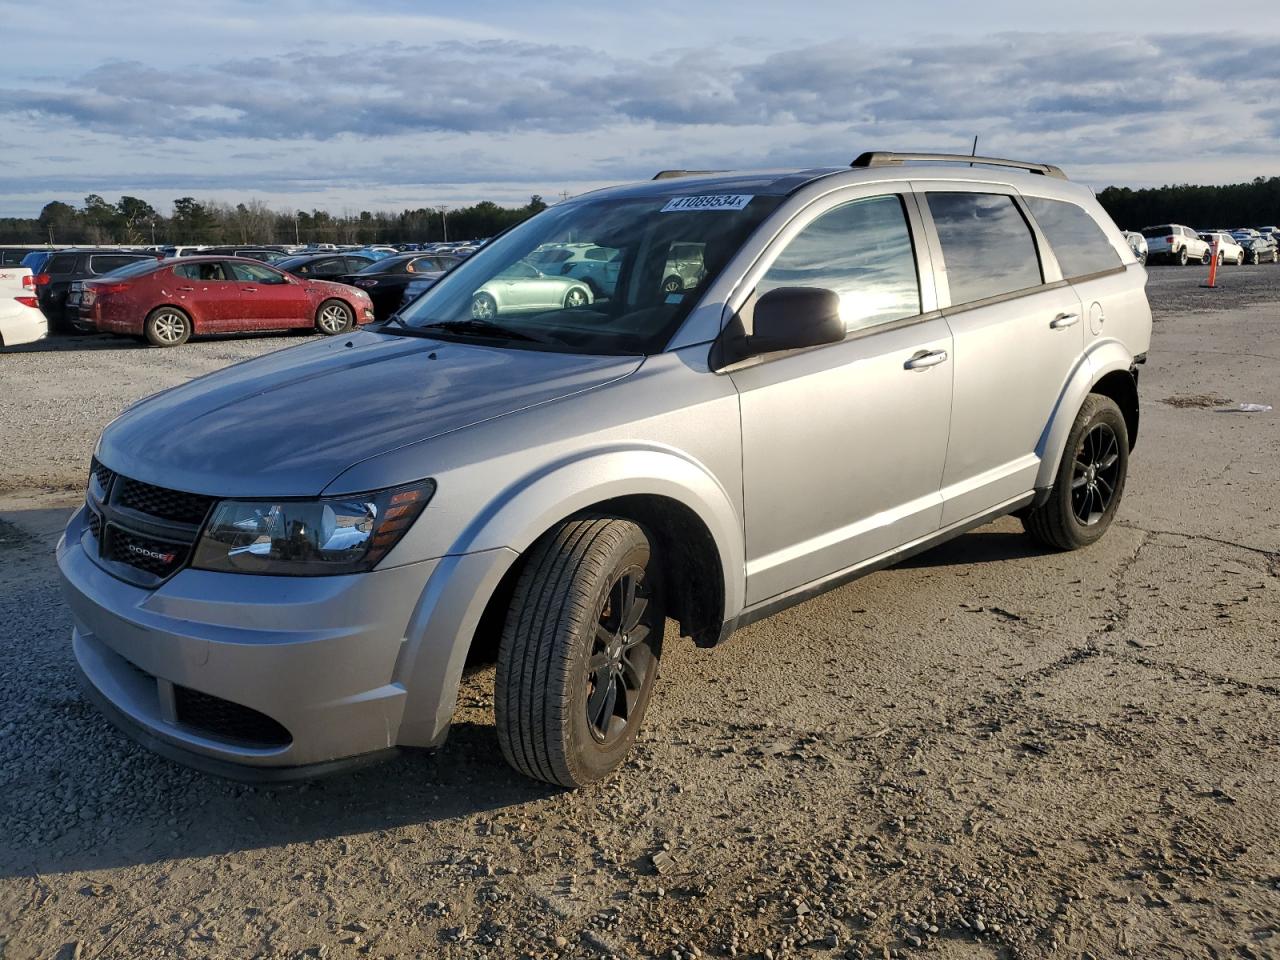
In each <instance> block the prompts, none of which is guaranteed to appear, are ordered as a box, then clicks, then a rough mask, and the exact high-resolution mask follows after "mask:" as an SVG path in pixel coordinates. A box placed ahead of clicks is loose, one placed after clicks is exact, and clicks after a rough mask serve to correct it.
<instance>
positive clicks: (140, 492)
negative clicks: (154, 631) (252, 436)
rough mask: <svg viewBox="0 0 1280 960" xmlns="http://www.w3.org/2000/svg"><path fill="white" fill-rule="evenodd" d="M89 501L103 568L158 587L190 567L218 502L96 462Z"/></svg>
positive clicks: (88, 523) (88, 521)
mask: <svg viewBox="0 0 1280 960" xmlns="http://www.w3.org/2000/svg"><path fill="white" fill-rule="evenodd" d="M85 502H86V506H87V508H88V512H87V515H86V518H85V525H86V526H87V527H88V529H89V533H90V534H91V535H92V537H93V539H94V540H95V541H96V546H97V551H96V553H97V557H98V559H99V561H102V566H104V567H105V568H106V569H107V570H109V571H110V572H111V573H113V574H114V575H115V576H117V577H119V578H120V579H122V580H127V581H128V582H130V583H134V584H137V585H138V586H141V587H156V586H159V584H160V583H161V581H163V580H165V579H167V578H168V577H171V576H172V575H173V574H175V573H177V572H178V571H179V570H180V569H182V567H184V566H185V565H186V563H187V559H188V558H189V557H190V555H191V551H192V549H193V547H194V546H195V542H196V539H197V538H198V537H199V536H200V528H201V526H202V525H203V524H204V518H205V516H206V515H207V514H208V512H209V509H210V508H211V507H212V506H213V504H214V502H215V498H214V497H208V496H204V495H203V494H199V493H186V492H185V491H182V490H170V489H168V488H166V487H157V486H155V485H154V484H150V483H143V482H142V481H141V480H134V479H133V478H131V477H123V476H121V475H120V474H118V473H116V472H115V471H113V470H112V469H111V468H110V467H107V466H105V465H104V464H102V463H101V462H100V461H99V460H98V458H97V457H94V458H93V461H92V462H91V463H90V466H89V492H88V495H87V496H86V497H85Z"/></svg>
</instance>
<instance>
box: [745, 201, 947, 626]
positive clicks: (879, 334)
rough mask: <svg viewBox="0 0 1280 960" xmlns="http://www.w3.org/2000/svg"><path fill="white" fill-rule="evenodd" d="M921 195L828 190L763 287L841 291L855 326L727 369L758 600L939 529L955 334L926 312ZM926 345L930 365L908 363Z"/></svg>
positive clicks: (751, 597) (750, 587)
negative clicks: (838, 196)
mask: <svg viewBox="0 0 1280 960" xmlns="http://www.w3.org/2000/svg"><path fill="white" fill-rule="evenodd" d="M912 202H913V201H912V200H911V198H910V197H909V196H908V197H905V198H904V197H900V196H898V195H890V196H878V197H868V198H865V199H855V200H850V201H847V202H844V203H836V202H835V201H831V200H829V201H825V202H824V204H825V205H828V206H830V205H831V204H833V203H834V204H835V205H834V206H830V208H829V209H825V210H823V212H820V213H819V214H818V215H817V216H811V217H810V219H809V222H808V225H807V226H804V227H803V228H802V229H800V231H799V232H798V233H797V234H796V235H795V236H793V237H792V238H791V239H790V240H789V241H788V242H785V246H784V248H783V249H781V250H779V251H777V252H776V255H775V257H774V260H773V264H772V266H771V267H770V268H769V269H768V270H767V271H766V272H765V274H764V276H763V277H762V278H761V280H760V281H759V283H758V285H757V287H756V293H757V294H760V293H763V292H765V291H767V290H770V289H774V288H776V287H782V286H816V287H825V288H827V289H830V290H834V291H835V292H836V293H837V294H839V296H840V302H841V312H842V314H843V316H844V320H845V325H846V327H847V328H848V330H849V336H848V337H847V338H846V339H845V340H844V341H843V342H841V343H836V344H830V345H828V346H824V347H819V348H817V349H812V350H804V351H799V352H795V353H790V354H782V355H778V356H775V357H772V358H766V359H765V360H764V361H763V362H760V363H757V364H755V365H750V366H746V367H744V368H742V369H739V370H736V371H734V372H732V373H731V374H730V376H731V377H732V378H733V382H734V385H735V386H736V387H737V388H738V391H739V394H740V398H741V403H740V409H741V416H742V459H743V474H744V477H743V492H744V500H745V503H744V509H745V514H746V540H747V601H748V603H760V602H763V601H766V600H768V599H770V598H771V597H776V596H778V595H780V594H784V593H786V592H788V591H790V590H794V589H796V588H799V587H802V586H804V585H806V584H811V583H815V582H818V581H821V580H823V579H824V578H826V577H829V576H831V575H832V574H835V573H836V572H838V571H843V570H847V569H849V568H851V567H854V566H856V565H858V564H860V563H862V562H864V561H867V560H869V559H870V558H872V557H875V556H877V555H879V554H881V553H884V552H885V551H888V550H890V549H892V548H894V547H897V546H900V545H901V544H903V543H906V542H909V541H911V540H914V539H916V538H918V537H922V536H926V535H928V534H930V533H933V532H934V531H935V530H937V529H938V525H939V518H940V516H941V506H940V498H939V493H938V487H939V480H940V478H941V476H942V467H943V462H944V459H945V456H946V449H947V428H948V418H949V416H950V407H951V375H952V373H951V367H952V364H951V363H950V359H949V353H950V350H951V335H950V332H949V330H948V329H947V324H946V322H945V321H944V320H943V319H942V318H941V317H940V316H938V315H937V314H936V313H931V314H921V310H922V308H923V304H922V302H921V299H922V298H921V293H920V286H919V283H918V273H917V271H918V263H919V259H918V256H917V249H916V248H917V245H918V244H919V243H921V242H922V241H920V240H919V239H918V236H919V235H918V233H917V232H916V231H915V229H914V228H913V225H912V224H913V220H914V219H915V218H914V217H913V216H912V213H913V211H912V207H911V206H910V204H911V203H912ZM784 236H785V234H784ZM924 262H925V264H926V265H927V264H928V259H927V257H926V258H925V260H924ZM750 302H752V301H748V303H750ZM744 309H745V308H744ZM744 322H746V323H747V324H748V325H749V323H750V318H749V317H744ZM922 356H924V357H927V358H930V360H929V365H925V366H919V367H915V368H912V367H910V366H908V365H909V364H911V363H912V362H913V358H918V357H922Z"/></svg>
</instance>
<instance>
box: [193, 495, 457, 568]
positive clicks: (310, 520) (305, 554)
mask: <svg viewBox="0 0 1280 960" xmlns="http://www.w3.org/2000/svg"><path fill="white" fill-rule="evenodd" d="M435 489H436V484H435V481H434V480H423V481H422V482H421V483H415V484H410V485H409V486H404V487H394V488H392V489H390V490H381V491H378V492H377V493H366V494H356V495H354V496H350V497H331V498H328V499H324V500H277V501H270V500H266V501H263V500H223V501H221V502H220V503H219V504H218V505H217V506H216V507H214V509H213V515H212V516H211V517H210V518H209V522H208V523H207V524H206V525H205V528H204V532H203V533H202V534H201V536H200V542H199V544H197V546H196V554H195V559H194V560H192V563H191V565H192V566H193V567H196V568H197V569H200V570H217V571H220V572H223V573H265V574H271V575H275V576H293V577H309V576H311V577H313V576H327V575H333V574H340V573H359V572H362V571H365V570H371V569H373V567H374V566H375V565H376V564H377V563H378V561H379V560H381V559H382V558H383V557H385V556H386V555H387V553H388V551H390V550H391V548H392V547H394V546H395V545H396V543H397V542H398V541H399V540H400V538H401V537H402V536H404V534H405V532H406V531H407V530H408V529H409V527H410V526H412V524H413V521H414V520H416V519H417V518H418V514H420V513H422V508H423V507H425V506H426V505H427V501H429V500H430V499H431V495H432V494H433V493H435Z"/></svg>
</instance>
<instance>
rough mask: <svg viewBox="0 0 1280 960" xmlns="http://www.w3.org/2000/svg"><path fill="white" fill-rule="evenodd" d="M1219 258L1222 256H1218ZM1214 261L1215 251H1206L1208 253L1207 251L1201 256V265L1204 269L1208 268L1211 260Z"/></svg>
mask: <svg viewBox="0 0 1280 960" xmlns="http://www.w3.org/2000/svg"><path fill="white" fill-rule="evenodd" d="M1218 256H1222V254H1218ZM1212 259H1213V251H1212V250H1206V251H1205V252H1204V253H1203V254H1201V256H1200V265H1201V266H1204V267H1207V266H1208V265H1209V261H1210V260H1212Z"/></svg>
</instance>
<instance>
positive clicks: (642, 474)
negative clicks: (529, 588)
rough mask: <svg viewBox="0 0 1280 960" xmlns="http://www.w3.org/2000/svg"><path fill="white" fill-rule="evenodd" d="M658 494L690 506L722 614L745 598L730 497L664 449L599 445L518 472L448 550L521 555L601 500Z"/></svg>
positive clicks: (699, 469) (737, 519)
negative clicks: (702, 530) (706, 542)
mask: <svg viewBox="0 0 1280 960" xmlns="http://www.w3.org/2000/svg"><path fill="white" fill-rule="evenodd" d="M626 496H656V497H666V498H668V499H671V500H675V501H677V502H678V503H681V504H683V505H684V506H686V507H688V508H689V509H690V510H692V511H693V512H694V513H695V514H696V515H697V516H698V518H699V519H700V520H701V521H702V522H703V524H704V525H705V526H706V528H707V530H708V531H709V532H710V533H711V536H712V538H713V539H714V541H715V544H716V549H717V551H718V553H719V555H720V569H721V570H722V571H723V577H724V584H723V588H724V594H723V595H724V598H725V611H726V615H731V614H733V613H736V612H737V611H738V610H740V609H741V607H742V605H743V603H744V597H745V592H744V588H745V575H744V572H743V571H744V570H745V560H744V555H743V554H744V544H743V532H742V519H741V515H740V513H739V510H738V508H737V507H736V505H735V500H734V498H733V497H731V496H730V495H729V493H728V491H726V490H725V489H724V487H723V486H722V485H721V484H720V482H719V481H718V480H717V479H716V478H715V476H714V475H713V474H712V473H711V472H710V471H709V470H707V469H706V468H705V467H704V466H703V465H702V464H700V463H698V462H697V461H695V460H693V459H691V458H689V457H688V456H686V455H684V454H682V453H680V452H679V451H676V450H673V449H671V448H666V447H639V446H631V445H628V446H625V447H606V448H602V449H596V450H592V451H589V452H587V453H585V454H583V455H580V456H576V457H574V458H573V459H570V460H565V461H560V462H556V463H551V464H548V465H546V466H545V467H543V468H542V469H540V470H538V471H536V472H534V473H532V474H526V475H524V476H521V477H518V478H516V479H515V480H513V481H512V482H511V483H509V484H508V485H507V486H506V487H505V488H504V489H503V490H501V491H500V492H499V493H498V495H497V496H495V497H494V498H493V499H492V500H491V501H490V502H489V504H488V505H487V506H486V507H485V508H484V509H482V510H480V511H478V512H477V513H476V515H475V517H474V519H473V520H472V521H471V522H470V523H469V524H468V525H467V527H466V528H465V529H464V530H463V531H462V534H461V535H460V536H459V537H458V539H457V541H456V542H455V543H454V545H453V547H452V549H451V550H450V552H451V553H474V552H477V551H482V550H496V549H500V548H503V547H505V548H507V549H510V550H514V551H516V552H517V553H523V552H524V551H525V550H527V549H528V548H529V547H530V546H531V545H532V544H533V542H534V541H535V540H537V539H538V537H540V536H541V535H542V534H543V533H545V532H546V531H547V530H549V529H550V528H551V527H553V526H554V525H555V524H556V523H558V522H559V521H561V520H563V519H564V518H566V517H569V516H572V515H573V514H575V513H579V512H581V511H583V510H585V509H587V508H588V507H590V506H592V505H594V504H597V503H600V502H601V501H604V500H613V499H615V498H617V497H626Z"/></svg>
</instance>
